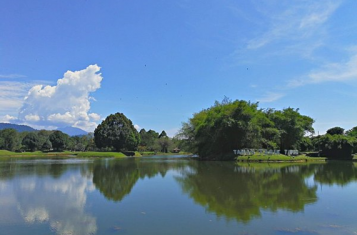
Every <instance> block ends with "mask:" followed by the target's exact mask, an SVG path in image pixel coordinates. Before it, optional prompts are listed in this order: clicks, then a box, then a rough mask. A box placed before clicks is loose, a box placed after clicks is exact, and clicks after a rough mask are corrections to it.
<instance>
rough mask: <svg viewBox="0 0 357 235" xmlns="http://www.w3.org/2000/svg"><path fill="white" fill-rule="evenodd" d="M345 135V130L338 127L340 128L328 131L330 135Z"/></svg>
mask: <svg viewBox="0 0 357 235" xmlns="http://www.w3.org/2000/svg"><path fill="white" fill-rule="evenodd" d="M344 133H345V129H343V128H341V127H338V126H336V127H332V128H330V129H328V130H327V134H330V135H343V134H344Z"/></svg>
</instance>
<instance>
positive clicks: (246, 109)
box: [179, 99, 314, 160]
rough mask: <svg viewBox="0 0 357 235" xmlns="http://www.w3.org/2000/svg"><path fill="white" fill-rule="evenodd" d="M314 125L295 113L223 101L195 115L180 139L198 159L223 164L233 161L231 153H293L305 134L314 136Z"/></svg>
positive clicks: (180, 134)
mask: <svg viewBox="0 0 357 235" xmlns="http://www.w3.org/2000/svg"><path fill="white" fill-rule="evenodd" d="M313 122H314V121H313V119H312V118H310V117H308V116H304V115H301V114H300V113H299V110H298V109H293V108H286V109H283V110H282V111H277V110H274V109H266V110H263V109H258V103H251V102H247V101H244V100H235V101H230V100H228V99H224V100H223V101H222V102H217V101H216V102H215V104H214V105H213V106H212V107H210V108H208V109H204V110H202V111H201V112H198V113H195V114H194V115H193V117H192V118H191V119H189V121H188V122H187V123H183V125H182V128H181V131H180V133H179V136H180V138H181V139H186V140H189V142H190V143H189V145H190V149H191V151H193V152H194V153H197V154H198V155H199V156H200V157H201V158H207V159H217V160H218V159H220V160H222V159H231V158H232V157H234V156H233V155H232V150H233V149H242V148H270V149H280V150H281V151H284V149H295V148H297V147H298V146H299V143H300V142H301V141H302V139H303V137H304V135H305V134H306V133H309V132H311V133H313V131H314V129H313V128H312V124H313Z"/></svg>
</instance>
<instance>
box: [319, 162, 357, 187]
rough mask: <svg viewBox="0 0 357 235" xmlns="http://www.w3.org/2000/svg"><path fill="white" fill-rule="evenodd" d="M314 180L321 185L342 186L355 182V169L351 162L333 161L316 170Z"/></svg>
mask: <svg viewBox="0 0 357 235" xmlns="http://www.w3.org/2000/svg"><path fill="white" fill-rule="evenodd" d="M314 180H315V181H316V182H319V183H321V184H327V185H334V184H336V185H340V186H344V185H347V184H349V183H350V182H352V181H357V168H356V165H355V164H354V163H352V162H348V161H346V162H344V161H340V162H339V161H333V162H329V163H327V164H324V165H321V166H319V167H318V168H317V170H316V172H315V175H314Z"/></svg>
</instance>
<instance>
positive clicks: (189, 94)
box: [0, 0, 357, 136]
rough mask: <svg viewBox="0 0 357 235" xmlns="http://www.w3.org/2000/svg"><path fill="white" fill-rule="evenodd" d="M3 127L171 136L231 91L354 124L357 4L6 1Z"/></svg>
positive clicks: (1, 24) (0, 0)
mask: <svg viewBox="0 0 357 235" xmlns="http://www.w3.org/2000/svg"><path fill="white" fill-rule="evenodd" d="M0 4H1V7H0V122H10V123H18V124H27V125H30V126H32V127H35V128H38V129H42V128H45V129H55V128H57V127H64V126H74V127H79V128H82V129H84V130H86V131H93V130H94V129H95V127H96V126H97V125H98V124H99V123H100V122H101V121H102V120H103V119H105V118H106V117H107V116H108V115H110V114H114V113H116V112H120V113H124V114H125V115H126V116H127V117H128V118H129V119H131V120H132V122H133V124H135V126H136V128H138V129H141V128H145V129H146V130H149V129H152V130H155V131H157V132H161V131H162V130H165V131H166V132H167V133H168V135H169V136H173V135H174V134H175V133H176V132H177V131H178V130H179V129H180V127H181V123H182V122H186V121H188V119H189V118H191V117H192V115H193V114H194V113H197V112H199V111H201V110H202V109H205V108H208V107H210V106H212V105H213V104H214V102H215V101H216V100H218V101H221V100H223V99H224V97H229V98H230V99H232V100H236V99H238V100H247V101H251V102H259V107H260V108H263V109H264V108H274V109H277V110H281V109H284V108H288V107H292V108H299V112H300V113H301V114H303V115H307V116H310V117H312V118H313V119H314V120H315V123H314V128H315V132H316V133H319V134H324V133H325V132H326V130H327V129H329V128H331V127H335V126H339V127H342V128H345V130H348V129H351V128H352V127H354V126H357V118H356V117H357V14H356V13H355V9H357V1H354V0H332V1H329V0H324V1H319V0H316V1H307V0H306V1H305V0H299V1H294V0H246V1H231V0H219V1H217V0H216V1H212V0H204V1H203V0H192V1H191V0H172V1H167V0H154V1H137V0H136V1H135V0H134V1H125V0H107V1H99V0H21V1H20V0H13V1H8V0H0Z"/></svg>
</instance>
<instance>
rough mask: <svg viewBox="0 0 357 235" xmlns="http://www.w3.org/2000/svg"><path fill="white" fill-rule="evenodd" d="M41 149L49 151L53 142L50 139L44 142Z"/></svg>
mask: <svg viewBox="0 0 357 235" xmlns="http://www.w3.org/2000/svg"><path fill="white" fill-rule="evenodd" d="M41 149H42V150H44V151H49V150H51V149H52V143H51V141H50V140H49V139H47V140H46V141H45V143H43V144H42V146H41Z"/></svg>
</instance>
